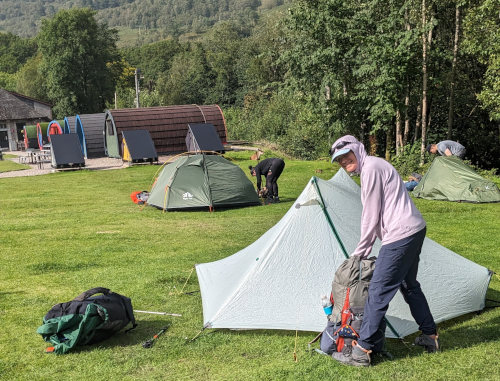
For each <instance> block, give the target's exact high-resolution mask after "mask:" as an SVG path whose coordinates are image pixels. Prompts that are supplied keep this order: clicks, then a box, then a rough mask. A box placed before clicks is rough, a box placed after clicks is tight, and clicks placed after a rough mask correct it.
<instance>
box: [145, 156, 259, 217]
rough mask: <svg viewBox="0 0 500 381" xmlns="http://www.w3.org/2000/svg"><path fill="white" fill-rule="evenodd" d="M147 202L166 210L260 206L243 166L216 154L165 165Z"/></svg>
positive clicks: (178, 160)
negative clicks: (242, 168)
mask: <svg viewBox="0 0 500 381" xmlns="http://www.w3.org/2000/svg"><path fill="white" fill-rule="evenodd" d="M147 203H148V204H149V205H152V206H155V207H157V208H160V209H163V210H179V209H199V208H209V209H210V210H212V209H213V208H215V207H234V206H246V205H260V200H259V197H258V196H257V193H256V191H255V189H254V186H253V184H252V182H251V181H250V180H249V179H248V178H247V176H246V175H245V173H244V172H243V171H242V170H241V168H240V167H238V166H237V165H235V164H233V163H231V162H230V161H228V160H226V159H225V158H223V157H222V156H217V155H203V154H201V155H192V156H181V157H179V158H178V159H177V160H175V161H174V162H172V163H169V164H168V165H165V166H164V167H163V169H162V170H161V172H160V175H159V176H158V178H157V179H156V181H155V183H154V185H153V188H152V189H151V193H150V195H149V198H148V201H147Z"/></svg>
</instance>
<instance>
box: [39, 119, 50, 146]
mask: <svg viewBox="0 0 500 381" xmlns="http://www.w3.org/2000/svg"><path fill="white" fill-rule="evenodd" d="M48 126H49V124H48V123H46V122H42V123H37V125H36V136H37V139H38V148H39V149H43V146H44V145H45V144H48V143H49V140H48V138H47V127H48Z"/></svg>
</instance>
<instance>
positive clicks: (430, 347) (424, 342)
mask: <svg viewBox="0 0 500 381" xmlns="http://www.w3.org/2000/svg"><path fill="white" fill-rule="evenodd" d="M415 345H420V346H421V347H424V348H425V350H426V351H427V352H428V353H434V352H438V351H439V336H438V335H425V334H423V333H422V334H421V335H420V336H418V337H416V338H415Z"/></svg>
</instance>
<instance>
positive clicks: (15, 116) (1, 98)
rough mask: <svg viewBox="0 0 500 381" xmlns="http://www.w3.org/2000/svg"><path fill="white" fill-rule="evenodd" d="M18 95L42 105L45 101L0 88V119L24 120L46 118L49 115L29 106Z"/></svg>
mask: <svg viewBox="0 0 500 381" xmlns="http://www.w3.org/2000/svg"><path fill="white" fill-rule="evenodd" d="M19 97H24V98H26V99H30V100H33V101H34V102H38V103H41V104H44V105H48V104H47V103H46V102H40V101H37V100H34V99H32V98H29V97H25V96H24V95H21V94H17V93H11V92H10V91H7V90H4V89H0V120H26V119H48V118H50V115H47V113H46V112H43V111H41V110H36V109H35V108H34V107H30V106H29V105H28V104H26V102H23V101H22V100H21V99H19Z"/></svg>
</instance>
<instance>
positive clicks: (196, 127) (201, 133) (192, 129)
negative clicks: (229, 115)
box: [186, 123, 224, 153]
mask: <svg viewBox="0 0 500 381" xmlns="http://www.w3.org/2000/svg"><path fill="white" fill-rule="evenodd" d="M186 147H187V150H188V151H190V152H196V153H201V152H203V151H215V152H219V153H224V146H223V145H222V142H221V140H220V138H219V135H218V134H217V130H216V129H215V127H214V125H213V124H210V123H189V124H188V131H187V135H186Z"/></svg>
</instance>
